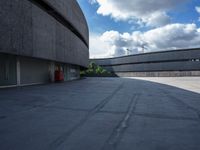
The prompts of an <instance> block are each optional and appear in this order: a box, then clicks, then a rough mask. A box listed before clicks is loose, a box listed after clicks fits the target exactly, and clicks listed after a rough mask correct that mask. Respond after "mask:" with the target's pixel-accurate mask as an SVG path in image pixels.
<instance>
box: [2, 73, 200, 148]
mask: <svg viewBox="0 0 200 150" xmlns="http://www.w3.org/2000/svg"><path fill="white" fill-rule="evenodd" d="M0 149H1V150H133V149H136V150H199V149H200V77H182V78H181V77H180V78H178V77H177V78H86V79H83V80H78V81H73V82H66V83H59V84H48V85H37V86H27V87H18V88H10V89H0Z"/></svg>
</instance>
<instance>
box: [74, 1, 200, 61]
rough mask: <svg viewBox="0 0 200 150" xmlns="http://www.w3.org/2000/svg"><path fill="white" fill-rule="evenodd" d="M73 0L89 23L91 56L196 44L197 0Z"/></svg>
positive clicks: (199, 30) (198, 27)
mask: <svg viewBox="0 0 200 150" xmlns="http://www.w3.org/2000/svg"><path fill="white" fill-rule="evenodd" d="M77 1H78V3H79V4H80V6H81V8H82V10H83V12H84V14H85V16H86V19H87V22H88V25H89V30H90V57H91V58H100V57H115V56H121V55H127V54H136V53H143V52H150V51H159V50H173V49H180V48H190V47H200V44H199V43H200V19H199V18H200V1H199V0H162V1H157V0H152V1H151V3H146V2H147V1H146V0H131V1H130V0H123V1H121V0H77ZM169 33H170V34H169ZM161 39H162V41H161ZM127 49H128V51H127Z"/></svg>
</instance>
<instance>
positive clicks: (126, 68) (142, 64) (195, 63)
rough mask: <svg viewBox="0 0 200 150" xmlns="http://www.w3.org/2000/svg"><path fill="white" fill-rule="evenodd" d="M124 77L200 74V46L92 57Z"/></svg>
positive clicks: (102, 65) (97, 62)
mask: <svg viewBox="0 0 200 150" xmlns="http://www.w3.org/2000/svg"><path fill="white" fill-rule="evenodd" d="M90 61H92V62H95V63H96V64H97V65H100V66H101V67H103V68H104V69H106V70H107V71H110V72H112V73H114V74H115V75H117V76H122V77H131V76H137V77H138V76H139V77H146V76H147V77H161V76H167V77H169V76H200V48H195V49H182V50H171V51H160V52H151V53H142V54H136V55H129V56H122V57H116V58H106V59H91V60H90Z"/></svg>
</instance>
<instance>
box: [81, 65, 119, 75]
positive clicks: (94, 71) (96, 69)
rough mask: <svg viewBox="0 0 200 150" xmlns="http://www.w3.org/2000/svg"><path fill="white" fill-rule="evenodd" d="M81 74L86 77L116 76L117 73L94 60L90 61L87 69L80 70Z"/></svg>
mask: <svg viewBox="0 0 200 150" xmlns="http://www.w3.org/2000/svg"><path fill="white" fill-rule="evenodd" d="M80 74H81V76H84V77H114V76H116V75H115V74H113V73H111V72H109V71H107V70H105V69H103V68H102V67H100V66H98V65H97V64H95V63H94V62H90V64H89V67H88V69H87V70H82V71H81V72H80Z"/></svg>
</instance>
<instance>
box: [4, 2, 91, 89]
mask: <svg viewBox="0 0 200 150" xmlns="http://www.w3.org/2000/svg"><path fill="white" fill-rule="evenodd" d="M0 20H1V22H0V37H1V39H0V86H10V85H27V84H28V85H30V84H38V83H45V82H49V81H54V72H55V70H56V69H60V70H63V72H64V79H65V80H72V79H77V78H79V70H80V68H81V67H83V68H85V67H87V66H88V62H89V50H88V49H89V48H88V45H89V42H88V41H89V33H88V26H87V22H86V19H85V17H84V15H83V12H82V10H81V8H80V7H79V5H78V3H77V2H76V1H75V0H56V1H55V0H12V1H11V0H9V1H8V0H1V1H0Z"/></svg>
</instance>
